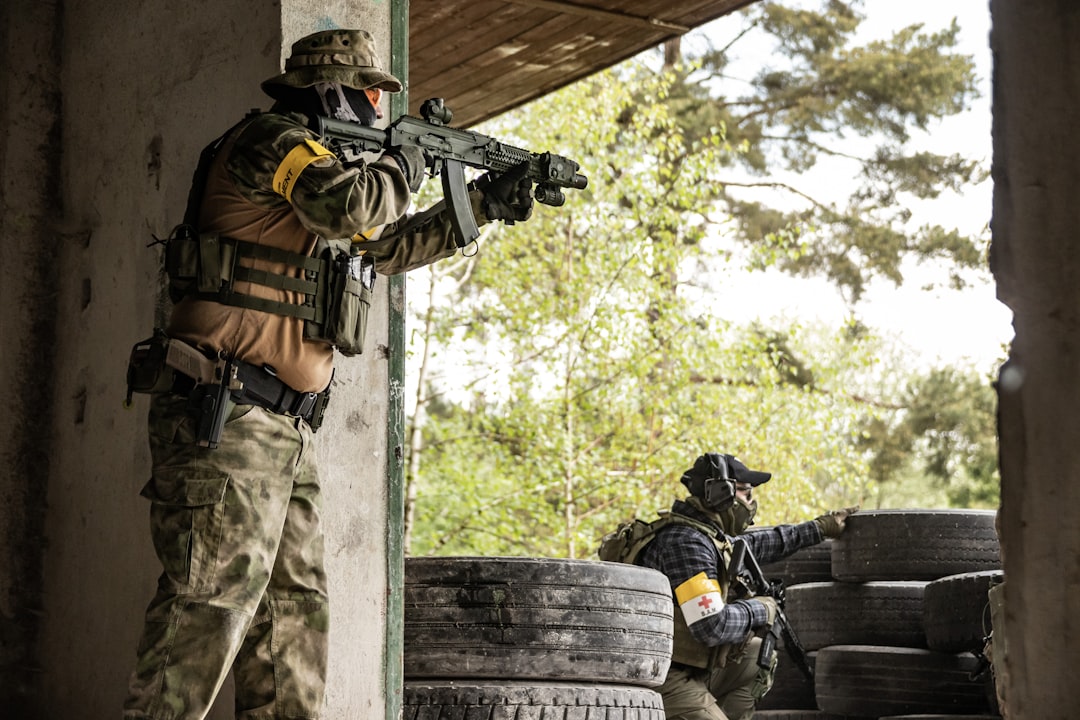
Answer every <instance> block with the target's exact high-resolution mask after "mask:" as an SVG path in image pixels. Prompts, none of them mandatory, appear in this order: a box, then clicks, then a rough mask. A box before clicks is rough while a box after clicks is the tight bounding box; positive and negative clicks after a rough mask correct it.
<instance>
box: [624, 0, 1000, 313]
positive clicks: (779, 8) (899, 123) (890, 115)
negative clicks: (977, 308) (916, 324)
mask: <svg viewBox="0 0 1080 720" xmlns="http://www.w3.org/2000/svg"><path fill="white" fill-rule="evenodd" d="M860 4H861V3H859V2H847V3H845V2H823V3H821V9H820V10H810V9H805V8H801V7H800V8H794V7H788V6H786V5H783V4H780V3H775V2H769V3H755V4H753V5H751V6H750V7H749V8H748V9H747V10H746V11H744V12H743V13H741V14H739V15H738V17H739V18H740V19H741V27H740V28H737V31H732V32H734V33H735V37H736V39H735V40H734V41H732V42H731V43H730V44H729V45H727V46H725V47H724V49H723V50H715V49H712V50H709V51H707V52H705V53H703V54H701V56H700V57H698V58H695V59H692V60H689V61H687V62H686V63H685V64H684V65H682V66H680V67H678V68H675V70H674V72H676V73H677V74H678V77H679V81H678V83H677V84H676V86H675V87H674V88H673V89H672V92H671V94H670V99H669V103H670V104H671V105H672V107H673V108H674V110H675V112H674V115H675V116H676V117H678V118H680V122H681V125H682V129H683V132H684V134H685V138H686V139H687V142H693V141H694V139H695V138H696V136H697V133H698V132H701V131H702V129H706V128H713V127H723V128H725V130H726V133H727V139H728V142H729V143H731V145H732V146H733V147H739V148H742V149H743V151H742V152H740V153H737V154H733V155H731V156H730V157H729V158H728V161H729V163H730V164H731V165H732V166H733V167H731V168H730V171H729V172H728V173H727V175H726V176H725V177H719V178H717V180H718V182H720V183H721V185H722V187H721V188H719V191H718V194H719V199H720V201H721V202H722V204H724V205H726V206H727V207H728V208H729V209H730V211H731V215H732V217H733V220H734V222H735V223H736V226H737V228H738V230H737V237H738V239H739V240H741V241H742V242H743V243H744V244H746V245H748V246H751V247H755V246H760V245H762V244H767V243H769V242H770V241H771V239H772V238H774V237H776V236H778V235H781V234H784V233H794V234H796V235H801V236H803V238H804V240H805V241H806V252H803V253H800V254H798V255H796V256H791V255H786V254H781V255H775V254H772V253H770V252H768V251H767V250H765V251H763V252H759V253H758V259H759V261H769V262H773V263H775V266H776V267H778V268H780V269H782V270H784V271H785V272H789V273H792V274H794V275H797V276H811V275H815V274H824V275H825V276H826V277H828V278H829V279H830V280H831V281H833V282H834V283H835V284H836V285H837V287H838V288H840V289H841V290H843V291H844V292H846V293H847V294H848V297H850V298H851V299H852V300H853V301H857V300H859V299H860V298H861V296H862V294H863V293H864V292H865V289H866V285H867V283H868V282H870V281H871V280H872V279H874V278H885V279H888V280H890V281H891V282H894V283H896V284H897V285H899V284H901V283H902V281H903V273H902V263H903V261H904V260H905V259H906V258H909V257H914V258H923V259H935V260H941V261H944V262H947V263H950V264H953V265H954V266H955V267H957V268H960V269H971V268H976V267H980V266H981V263H982V262H983V253H982V252H981V250H980V244H979V241H978V239H976V238H970V237H963V236H961V235H959V234H958V233H956V232H955V230H951V229H948V228H941V227H936V226H931V227H925V228H921V229H918V230H914V229H912V228H909V227H908V226H907V225H908V222H909V221H910V219H911V218H910V211H909V209H908V204H909V202H910V201H912V200H917V199H923V198H935V197H938V196H939V195H940V194H941V193H942V192H943V191H946V190H950V191H958V189H959V188H961V187H964V186H965V185H966V184H968V183H972V182H979V181H982V180H984V179H985V178H986V177H987V172H986V170H985V169H984V168H981V167H980V166H979V165H978V164H977V163H976V162H973V161H970V160H966V159H964V158H962V157H960V156H957V155H939V154H935V153H931V152H926V151H920V150H916V149H913V148H912V147H911V146H910V142H909V141H910V140H911V133H912V130H913V129H918V130H921V131H926V130H929V129H930V128H932V126H933V124H934V123H935V122H936V121H937V120H939V119H941V118H943V117H947V116H949V115H951V114H954V113H957V112H959V111H961V110H963V109H965V108H966V107H967V104H968V103H969V102H970V100H971V99H973V98H975V97H977V96H978V93H977V91H976V89H975V80H976V78H975V75H974V69H973V68H974V66H973V63H972V60H971V58H970V57H968V56H964V55H959V54H956V53H955V52H953V51H952V49H953V48H954V47H955V45H956V41H957V33H958V31H959V27H958V26H957V24H956V22H955V21H954V22H953V23H952V25H951V26H950V27H948V28H946V29H944V30H941V31H939V32H935V33H924V32H922V28H921V26H918V25H914V26H910V27H906V28H902V29H900V30H898V31H896V32H895V33H894V34H893V36H892V37H891V38H889V39H887V40H875V41H872V42H868V43H866V44H864V45H861V46H856V47H851V46H850V43H851V42H852V41H853V38H854V37H855V35H856V31H857V30H858V28H859V25H860V23H861V21H862V19H863V16H862V15H861V14H860V13H859V12H858V8H859V6H860ZM770 42H771V43H772V44H773V47H774V52H773V53H772V54H771V56H770V64H769V66H768V67H765V68H763V69H762V70H761V71H760V72H759V73H758V74H757V75H756V76H755V77H753V78H752V79H750V80H749V81H748V82H738V81H737V80H736V79H735V78H732V77H731V76H730V75H729V74H728V73H729V72H730V67H729V60H728V56H729V54H731V53H733V52H735V51H736V50H737V49H738V47H739V45H740V44H748V43H770ZM643 97H644V96H643ZM875 143H876V145H875ZM823 163H828V167H829V168H830V173H833V174H835V175H836V176H838V177H840V178H849V177H850V178H853V189H852V191H851V192H850V195H849V198H848V201H847V202H846V203H845V204H842V205H838V204H837V203H836V202H834V201H832V200H831V199H827V198H824V197H820V196H819V193H820V192H821V188H820V187H816V186H814V185H813V184H812V183H811V182H809V181H803V180H802V178H803V176H804V175H805V174H806V173H807V172H809V171H813V170H816V169H817V168H818V167H819V166H821V165H822V164H823ZM734 166H737V167H738V168H741V169H742V170H744V171H745V172H746V173H748V174H749V177H742V176H740V175H739V174H738V173H737V172H735V170H736V167H734ZM766 175H768V176H770V179H767V180H765V179H763V180H756V179H754V178H755V177H762V176H766ZM801 185H805V186H806V187H801ZM828 185H829V189H830V190H834V189H835V187H836V184H835V183H829V184H828ZM762 189H769V190H771V191H772V192H771V193H770V194H769V196H768V199H767V200H766V201H763V200H761V199H760V197H759V195H760V192H758V191H760V190H762ZM943 239H947V240H948V242H943V241H942V240H943ZM961 277H962V276H961V275H960V274H959V273H954V278H953V279H954V282H959V281H960V280H959V279H960V278H961Z"/></svg>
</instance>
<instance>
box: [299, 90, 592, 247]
mask: <svg viewBox="0 0 1080 720" xmlns="http://www.w3.org/2000/svg"><path fill="white" fill-rule="evenodd" d="M420 114H421V115H422V116H423V118H418V117H413V116H411V115H403V116H401V117H400V118H398V119H397V120H395V121H394V122H393V123H391V124H390V126H389V127H387V128H386V129H385V130H382V129H378V128H372V127H365V126H363V125H356V124H354V123H348V122H342V121H340V120H334V119H332V118H328V117H322V116H319V117H317V118H316V119H315V121H314V127H313V128H312V129H313V130H314V131H315V132H316V133H317V134H318V135H319V136H321V137H322V138H323V139H325V140H326V141H327V143H328V145H329V147H330V150H332V151H333V152H334V154H335V155H337V156H338V157H339V158H341V159H342V160H351V159H354V158H355V157H356V156H357V155H358V154H359V153H362V152H382V151H384V150H391V149H393V148H396V147H410V146H411V147H417V148H420V149H421V150H423V151H424V158H425V161H426V164H427V168H428V170H429V171H430V172H431V174H432V175H433V176H434V175H436V174H438V175H440V177H441V179H442V190H443V197H444V198H445V199H446V204H447V206H448V207H449V209H450V218H451V226H452V227H453V229H454V235H455V239H456V241H457V245H458V247H464V246H466V245H468V244H469V243H471V242H472V241H473V240H475V239H476V238H477V237H479V236H480V229H479V228H478V227H477V225H476V218H474V217H473V214H472V206H471V205H470V203H469V195H468V193H469V188H468V186H467V185H466V183H465V172H464V166H466V165H468V166H469V167H473V168H479V169H481V170H486V171H489V172H492V173H494V174H496V175H500V174H502V173H505V172H507V171H508V170H511V169H513V168H515V167H518V166H519V165H521V164H522V163H528V172H527V173H526V177H528V178H529V179H530V180H532V181H533V182H534V183H536V190H535V195H534V196H535V198H536V201H537V202H540V203H543V204H544V205H551V206H553V207H559V206H561V205H562V204H563V203H564V202H566V196H565V195H563V192H562V189H561V188H573V189H575V190H583V189H585V187H586V186H587V185H588V184H589V180H588V178H587V177H585V176H584V175H582V174H581V173H579V172H578V168H579V167H580V165H578V164H577V163H576V162H574V161H573V160H571V159H569V158H565V157H562V156H561V155H555V154H553V153H548V152H545V153H534V152H531V151H529V150H523V149H522V148H517V147H513V146H511V145H507V144H506V143H503V142H500V141H498V140H496V139H495V138H492V137H488V136H487V135H481V134H480V133H476V132H471V131H469V130H459V129H455V128H452V127H449V124H450V121H451V120H452V119H453V117H454V115H453V113H452V112H450V108H448V107H446V105H445V104H444V103H443V100H442V98H431V99H429V100H426V101H424V104H423V105H422V106H421V107H420Z"/></svg>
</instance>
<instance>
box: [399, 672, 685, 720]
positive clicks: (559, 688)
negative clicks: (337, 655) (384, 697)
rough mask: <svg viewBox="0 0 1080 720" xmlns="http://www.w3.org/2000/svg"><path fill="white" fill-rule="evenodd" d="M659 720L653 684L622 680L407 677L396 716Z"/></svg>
mask: <svg viewBox="0 0 1080 720" xmlns="http://www.w3.org/2000/svg"><path fill="white" fill-rule="evenodd" d="M593 717H596V718H620V720H664V703H663V701H662V700H661V699H660V694H659V693H657V692H656V691H654V690H649V689H647V688H641V687H634V686H621V685H569V684H562V683H554V682H544V681H530V682H529V683H527V684H522V683H511V682H498V681H494V680H493V681H472V682H470V681H467V680H465V681H452V680H445V681H439V680H430V681H424V680H410V681H406V682H405V687H404V692H403V695H402V703H401V720H463V719H466V718H467V720H539V719H540V718H543V720H575V719H577V718H593Z"/></svg>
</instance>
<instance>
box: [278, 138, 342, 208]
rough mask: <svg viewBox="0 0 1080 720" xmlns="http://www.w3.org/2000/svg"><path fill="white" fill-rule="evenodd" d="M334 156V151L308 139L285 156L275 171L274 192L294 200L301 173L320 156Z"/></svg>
mask: <svg viewBox="0 0 1080 720" xmlns="http://www.w3.org/2000/svg"><path fill="white" fill-rule="evenodd" d="M328 156H329V157H333V156H334V153H332V152H330V151H329V150H328V149H326V148H324V147H323V146H322V145H320V144H319V143H317V142H315V141H314V140H311V139H310V138H309V139H306V140H304V142H302V143H300V144H299V145H297V146H296V147H294V148H293V149H292V150H290V151H289V154H288V155H286V156H285V159H284V160H282V161H281V164H280V165H278V169H277V172H275V173H274V192H276V193H277V194H278V195H280V196H281V197H283V198H285V200H286V201H288V202H292V189H293V185H294V183H295V182H296V179H297V178H298V177H300V173H302V172H304V170H305V169H306V168H307V166H308V165H310V164H311V163H313V162H315V161H317V160H319V159H320V158H325V157H328Z"/></svg>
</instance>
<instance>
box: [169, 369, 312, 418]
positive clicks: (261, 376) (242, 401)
mask: <svg viewBox="0 0 1080 720" xmlns="http://www.w3.org/2000/svg"><path fill="white" fill-rule="evenodd" d="M232 365H233V367H234V368H236V379H237V380H239V381H240V383H241V384H242V387H241V388H240V389H239V390H233V391H232V392H231V393H230V395H231V397H232V401H233V402H234V403H236V404H237V405H255V406H258V407H261V408H265V409H267V410H269V411H270V412H272V413H274V414H276V415H288V416H291V417H298V418H302V419H303V420H304V421H306V422H307V424H308V425H310V426H311V429H312V430H318V429H319V426H320V425H322V420H323V414H324V413H325V412H326V404H327V402H328V401H329V399H330V386H329V385H327V386H326V389H325V390H323V391H322V392H318V393H313V392H300V391H299V390H293V389H292V388H291V387H289V386H288V385H286V384H285V383H284V382H282V381H281V380H280V379H278V377H277V376H276V375H274V374H273V373H271V372H270V371H269V370H267V369H266V368H262V367H259V366H257V365H252V364H251V363H246V362H244V361H243V360H233V361H232ZM195 387H196V385H195V380H194V379H192V378H189V377H187V376H186V375H182V374H180V373H177V380H176V382H175V383H174V385H173V392H176V393H179V394H181V395H190V394H191V392H192V391H193V390H194V389H195ZM202 387H208V386H202Z"/></svg>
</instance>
